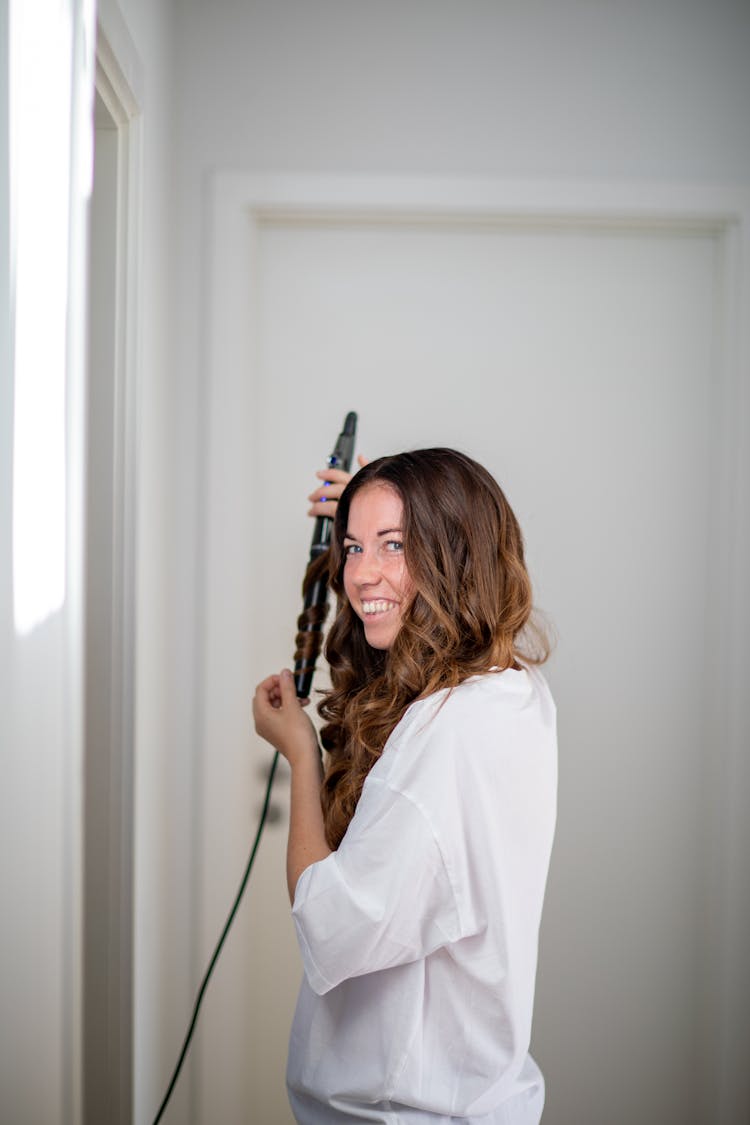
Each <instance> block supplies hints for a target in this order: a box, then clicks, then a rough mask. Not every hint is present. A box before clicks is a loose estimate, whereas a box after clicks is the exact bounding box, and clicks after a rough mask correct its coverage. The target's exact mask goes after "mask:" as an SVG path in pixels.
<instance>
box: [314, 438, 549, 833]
mask: <svg viewBox="0 0 750 1125" xmlns="http://www.w3.org/2000/svg"><path fill="white" fill-rule="evenodd" d="M374 484H379V485H386V486H388V487H390V488H392V489H394V490H395V492H396V493H397V494H398V496H399V497H400V499H401V501H402V503H403V507H404V515H403V523H402V531H403V540H404V558H405V562H406V567H407V570H408V573H409V577H410V579H411V583H412V586H413V588H414V590H415V593H414V594H413V596H412V598H411V600H410V602H409V604H408V605H407V606H406V607H405V608H404V610H403V617H402V624H401V628H400V630H399V632H398V634H397V636H396V638H395V639H394V641H393V644H392V645H391V647H390V649H388V650H387V651H383V650H379V649H374V648H371V647H370V645H368V643H367V641H366V640H365V635H364V628H363V625H362V622H361V621H360V619H359V618H358V617H357V615H356V614H355V613H354V611H353V610H352V608H351V606H350V605H349V602H348V599H347V598H346V596H345V594H344V583H343V569H344V562H345V555H344V551H343V541H344V537H345V533H346V530H347V523H348V519H349V509H350V506H351V503H352V500H353V499H354V497H355V496H356V495H357V493H359V492H361V491H362V489H364V488H367V487H368V486H370V485H374ZM330 583H331V586H332V588H333V590H334V591H335V592H336V595H337V599H338V606H337V613H336V617H335V619H334V622H333V624H332V626H331V629H330V632H329V634H328V640H327V642H326V649H325V651H326V657H327V659H328V663H329V665H330V669H331V683H332V688H331V690H330V691H329V692H328V693H327V694H326V696H325V698H324V699H323V700H322V702H321V703H320V704H319V705H318V711H319V712H320V715H321V717H322V718H323V719H324V720H325V725H324V727H323V728H322V731H321V737H322V741H323V746H324V748H325V749H326V750H327V751H328V757H327V765H326V772H325V777H324V780H323V786H322V790H321V800H322V805H323V814H324V817H325V827H326V837H327V840H328V845H329V847H331V848H333V849H335V848H337V847H338V845H339V843H340V842H341V839H342V837H343V835H344V833H345V832H346V829H347V826H348V824H349V822H350V820H351V819H352V817H353V815H354V811H355V809H356V807H357V802H358V800H359V796H360V793H361V792H362V786H363V785H364V782H365V778H366V777H367V774H368V773H369V771H370V770H371V769H372V767H373V765H374V764H375V762H376V761H377V760H378V758H379V757H380V755H381V753H382V751H383V747H384V746H385V743H386V740H387V739H388V736H389V735H390V733H391V731H392V730H393V728H394V727H395V726H396V724H397V723H398V722H399V720H400V719H401V717H402V716H403V714H404V712H405V711H406V709H407V707H408V706H409V704H410V703H413V702H414V700H415V699H419V698H422V697H425V696H428V695H432V694H433V693H434V692H436V691H439V690H440V689H441V688H452V687H456V686H457V685H458V684H460V683H461V682H462V681H463V680H466V679H468V677H469V676H475V675H477V674H479V673H482V672H488V671H489V670H490V669H498V670H499V671H502V670H504V669H506V668H512V667H514V666H515V665H517V664H518V663H519V661H522V662H524V663H526V664H529V663H532V664H541V663H543V661H544V660H546V658H547V656H548V655H549V645H548V641H547V638H546V635H545V632H544V630H543V629H542V628H541V627H540V626H539V625H538V624H537V623H536V622H534V621H533V620H532V612H533V607H532V593H531V582H530V579H529V575H528V572H527V570H526V565H525V562H524V545H523V536H522V534H521V529H520V527H519V525H518V521H517V520H516V517H515V516H514V514H513V512H512V510H511V507H510V505H509V504H508V501H507V500H506V498H505V496H504V494H503V492H502V490H501V489H500V487H499V485H498V484H497V482H496V481H495V480H494V479H493V477H492V476H491V475H490V473H488V472H487V470H486V469H484V468H482V466H481V465H479V464H477V462H476V461H473V460H472V459H471V458H470V457H467V456H465V455H464V454H462V453H458V452H456V451H455V450H452V449H422V450H417V451H415V452H412V453H400V454H397V455H396V456H392V457H381V458H380V459H379V460H377V461H372V462H370V464H369V465H367V466H366V467H365V468H364V469H361V470H360V471H359V472H358V473H357V474H356V475H355V476H354V477H352V480H351V481H350V483H349V484H348V485H347V487H346V489H345V490H344V493H343V495H342V496H341V499H340V501H339V505H338V509H337V512H336V519H335V523H334V532H333V540H332V545H331V558H330Z"/></svg>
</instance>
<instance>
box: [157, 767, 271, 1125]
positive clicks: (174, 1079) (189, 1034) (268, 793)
mask: <svg viewBox="0 0 750 1125" xmlns="http://www.w3.org/2000/svg"><path fill="white" fill-rule="evenodd" d="M278 764H279V753H278V750H277V751H276V752H275V753H274V756H273V761H272V762H271V768H270V770H269V771H268V785H267V786H266V795H265V798H264V800H263V808H262V809H261V813H260V820H259V821H258V830H257V832H256V833H255V840H254V841H253V846H252V849H251V851H250V858H249V859H248V861H247V866H246V867H245V873H244V875H243V876H242V882H241V883H240V889H239V890H238V892H237V897H236V898H235V900H234V905H233V906H232V909H231V910H230V911H229V917H228V918H227V920H226V922H225V924H224V929H223V930H222V932H221V937H220V938H219V941H218V943H217V946H216V949H215V950H214V952H213V956H212V958H211V960H210V962H209V965H208V968H207V969H206V972H205V975H204V977H203V980H202V981H201V986H200V988H199V989H198V996H197V998H196V1001H195V1006H194V1008H193V1016H192V1019H191V1020H190V1026H189V1027H188V1030H187V1035H186V1036H185V1042H184V1043H183V1044H182V1050H181V1051H180V1057H179V1059H178V1060H177V1065H176V1066H175V1068H174V1074H173V1075H172V1079H171V1081H170V1083H169V1086H168V1087H167V1092H166V1094H165V1095H164V1100H163V1101H162V1103H161V1105H160V1106H159V1112H158V1113H157V1115H156V1117H155V1118H154V1125H158V1123H159V1122H160V1121H161V1119H162V1117H163V1115H164V1111H165V1109H166V1108H167V1104H168V1102H169V1099H170V1098H171V1096H172V1091H173V1090H174V1088H175V1085H176V1084H177V1079H178V1078H179V1075H180V1071H181V1070H182V1064H183V1063H184V1061H185V1056H186V1055H187V1052H188V1047H189V1046H190V1040H191V1039H192V1038H193V1031H194V1030H195V1024H196V1022H197V1019H198V1012H199V1011H200V1006H201V1003H202V1002H203V996H204V993H205V991H206V988H207V987H208V982H209V980H210V979H211V974H212V973H213V971H214V966H215V965H216V962H217V961H218V959H219V954H220V953H221V950H222V946H223V945H224V941H225V940H226V936H227V934H228V933H229V928H230V926H231V925H232V922H233V921H234V916H235V914H236V913H237V909H238V907H239V905H240V902H241V901H242V896H243V894H244V893H245V887H246V886H247V881H248V879H249V878H250V872H251V870H252V867H253V861H254V860H255V853H256V852H257V850H258V844H259V843H260V838H261V835H262V833H263V825H264V824H265V823H266V817H267V816H268V806H269V804H270V802H271V787H272V785H273V779H274V774H275V773H276V766H277V765H278Z"/></svg>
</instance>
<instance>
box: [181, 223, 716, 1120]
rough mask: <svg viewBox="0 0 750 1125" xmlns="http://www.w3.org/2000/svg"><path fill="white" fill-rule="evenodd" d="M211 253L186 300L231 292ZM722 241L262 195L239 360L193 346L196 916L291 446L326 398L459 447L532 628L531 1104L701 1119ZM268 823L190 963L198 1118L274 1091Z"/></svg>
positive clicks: (273, 567)
mask: <svg viewBox="0 0 750 1125" xmlns="http://www.w3.org/2000/svg"><path fill="white" fill-rule="evenodd" d="M227 253H228V255H229V257H227V258H226V260H225V259H222V258H221V256H219V257H218V258H217V260H216V263H215V266H216V271H215V277H219V278H220V277H221V276H222V274H221V265H222V262H223V264H224V265H225V267H226V270H225V278H226V288H224V289H222V287H221V284H220V283H219V291H218V292H217V293H215V294H214V297H213V299H214V301H215V302H216V303H217V305H218V304H220V303H221V302H222V301H226V302H227V303H228V305H229V306H230V308H234V307H235V306H236V304H237V297H236V294H233V293H232V292H231V288H232V285H233V278H234V277H236V253H237V252H236V250H235V251H230V252H227ZM232 254H234V255H235V257H234V258H233V259H232V260H231V261H230V260H229V259H230V258H231V257H232ZM719 254H720V246H719V239H718V237H717V234H716V232H715V231H712V230H710V229H700V228H694V229H691V228H690V227H688V226H682V227H675V228H672V229H669V228H659V227H658V226H648V225H643V226H642V227H640V228H639V227H637V226H631V227H628V228H624V227H618V226H616V225H614V224H613V225H611V226H606V225H604V226H595V225H588V226H587V225H585V224H580V225H576V224H575V223H558V224H554V223H547V224H544V223H536V224H535V223H533V222H527V223H521V224H514V223H512V222H508V223H502V222H491V221H489V220H488V221H484V222H475V223H468V222H459V221H455V222H450V221H441V220H440V218H439V217H437V218H435V219H434V220H433V221H430V220H425V219H423V220H422V221H416V220H414V219H409V218H408V216H407V217H403V218H398V217H396V218H393V219H391V218H389V217H388V216H387V215H374V216H372V217H371V218H370V219H366V218H365V219H361V220H357V219H356V218H347V219H340V220H336V221H334V220H328V219H326V218H325V217H321V216H318V217H317V218H316V217H315V216H307V217H304V216H303V217H299V216H297V217H295V216H290V217H289V218H288V219H285V218H283V217H278V216H277V217H273V216H271V217H267V218H266V219H265V220H264V219H262V217H261V220H260V221H259V222H258V223H257V225H256V227H255V229H254V233H253V236H252V239H249V240H248V243H247V255H248V264H247V269H248V270H249V271H250V274H249V280H248V281H247V289H246V292H247V294H249V298H250V302H251V306H252V308H250V307H247V308H246V309H245V314H244V315H245V320H246V325H247V324H249V325H250V329H249V340H250V345H249V347H250V350H249V351H248V352H247V353H246V354H245V357H244V358H245V359H246V363H244V362H243V363H239V364H238V365H237V366H236V368H235V373H234V374H233V375H231V376H227V374H226V371H225V370H222V372H218V371H217V370H214V373H213V375H212V377H213V379H214V380H217V383H216V384H215V385H214V387H213V390H212V391H211V402H212V406H213V416H212V421H211V424H212V429H211V433H210V448H209V469H210V484H209V491H208V512H207V524H206V528H207V537H208V540H209V541H210V542H209V548H208V552H207V561H206V568H207V570H206V573H207V602H206V607H205V614H206V628H207V655H206V668H205V700H204V706H203V710H204V717H205V726H204V734H203V737H204V744H205V760H204V763H203V767H202V768H203V792H204V804H203V819H204V834H203V837H202V839H201V844H200V849H201V852H202V854H203V862H204V895H203V899H204V913H203V915H202V917H201V919H200V941H199V946H200V948H201V950H203V951H205V952H208V951H209V949H210V946H211V944H212V937H214V936H215V935H216V934H217V933H218V930H219V928H220V923H221V921H222V920H223V914H224V913H225V908H226V907H227V906H228V904H229V901H230V898H231V892H232V888H233V884H234V883H235V882H236V881H238V879H239V874H240V870H241V864H242V857H243V853H244V851H245V850H247V848H249V844H250V838H251V832H252V830H253V829H254V817H255V815H256V813H257V808H258V805H259V801H260V786H261V777H260V776H259V775H260V774H261V773H262V767H263V763H267V761H268V754H267V752H266V750H265V749H264V748H263V746H262V745H257V744H256V743H255V741H254V740H253V738H252V737H251V736H250V735H249V733H248V727H249V712H250V698H251V693H252V689H253V686H254V684H255V683H256V682H257V680H258V679H260V678H261V677H262V676H263V675H265V674H267V673H268V672H269V671H272V670H276V669H278V668H279V667H280V666H281V665H282V664H288V663H289V662H290V660H291V655H292V651H293V641H294V633H295V621H296V616H297V614H298V612H299V610H300V602H299V584H300V582H301V578H302V573H303V569H304V564H305V561H306V557H307V549H308V545H309V537H310V531H311V525H310V521H308V520H306V518H305V515H304V511H305V507H306V502H305V499H304V497H305V495H306V493H307V492H308V491H309V490H310V489H311V488H312V487H313V484H314V481H313V475H312V474H313V470H314V469H315V468H316V467H319V466H322V464H323V461H324V458H325V456H326V454H327V453H328V451H329V450H330V448H331V446H332V443H333V440H334V438H335V437H336V434H337V433H338V430H339V429H340V426H341V422H342V420H343V418H344V415H345V414H346V412H347V411H349V410H356V411H357V412H358V414H359V418H360V436H359V441H358V450H359V451H361V452H363V453H365V454H366V455H367V456H369V457H375V456H377V455H379V454H381V453H385V452H394V451H398V450H401V449H405V448H417V447H422V446H427V445H450V446H454V447H457V448H459V449H462V450H464V451H466V452H468V453H469V454H471V455H473V456H474V457H476V458H477V459H478V460H479V461H481V462H483V463H484V464H485V465H486V466H487V467H488V468H489V469H490V470H491V471H492V472H493V473H494V474H495V476H496V477H497V479H498V480H499V482H500V483H501V485H502V487H503V488H504V490H505V491H506V493H507V495H508V498H509V500H510V502H511V504H512V505H513V507H514V509H515V511H516V513H517V515H518V517H519V519H520V521H521V524H522V526H523V528H524V530H525V533H526V537H527V545H528V557H529V563H530V568H531V571H532V577H533V578H534V580H535V588H536V595H537V602H538V604H539V606H540V607H541V608H542V609H543V610H544V611H545V613H546V614H547V615H548V616H549V619H550V620H551V622H552V624H553V626H554V628H555V631H556V633H557V635H558V642H557V649H556V652H555V655H554V657H553V659H552V661H551V663H550V665H549V666H548V676H549V679H550V682H551V685H552V687H553V691H554V694H555V696H556V698H557V701H558V707H559V728H560V817H559V826H558V833H557V839H556V847H555V852H554V859H553V864H552V870H551V874H550V882H549V891H548V898H547V904H546V911H545V916H544V921H543V928H542V935H541V957H540V967H539V978H538V993H537V1005H536V1015H535V1030H534V1040H533V1044H532V1049H533V1051H534V1053H535V1055H536V1056H537V1058H538V1061H539V1062H540V1064H541V1066H542V1069H543V1070H544V1072H545V1075H546V1077H547V1081H548V1107H547V1110H546V1112H545V1123H546V1125H556V1123H557V1125H562V1123H564V1122H572V1121H576V1122H583V1121H586V1122H594V1121H596V1122H604V1121H606V1122H607V1125H632V1122H633V1121H638V1122H639V1123H640V1125H668V1123H674V1125H678V1123H679V1125H687V1123H690V1122H696V1123H697V1122H698V1120H699V1118H700V1112H701V1111H700V1096H701V1090H702V1086H703V1082H702V1075H701V1073H700V1071H699V1070H697V1069H696V1066H695V1059H696V1057H697V1052H698V1051H699V1047H700V1043H699V1028H700V1025H701V1018H702V1017H701V1009H700V993H701V991H702V990H703V989H704V988H706V987H709V986H710V978H709V977H708V975H707V974H708V969H709V965H708V956H707V951H706V950H707V947H706V946H705V944H703V943H702V942H701V940H700V938H701V935H700V933H699V929H698V926H699V919H700V917H701V914H702V910H703V908H704V903H705V896H706V887H705V885H704V876H705V866H704V862H703V860H702V858H701V856H702V849H703V845H704V842H705V836H704V833H705V832H706V830H707V828H708V831H709V832H710V830H711V825H710V812H709V811H708V810H707V803H706V795H705V792H703V791H702V786H703V780H704V770H705V768H706V759H707V755H708V753H709V740H708V737H707V724H708V723H709V722H710V718H711V715H712V714H713V710H712V709H713V708H714V706H715V702H716V701H715V698H714V697H713V696H712V695H711V693H710V691H709V690H708V689H707V687H706V685H707V684H709V685H710V684H711V683H712V682H713V680H712V673H711V669H710V668H709V664H708V661H709V656H708V653H709V647H710V645H711V642H712V639H713V638H712V633H711V622H710V621H709V619H708V613H709V605H710V598H709V594H710V589H711V584H712V581H713V579H714V577H715V575H714V572H713V571H712V569H711V564H710V556H709V550H708V545H709V528H711V526H712V524H711V520H710V518H709V510H710V504H711V500H712V496H713V495H714V492H715V490H716V489H717V487H718V478H717V473H718V471H719V469H718V468H717V466H718V465H719V464H720V462H721V458H720V456H719V448H718V443H719V441H720V422H719V414H720V411H719V400H720V387H719V376H718V348H717V317H718V316H719V314H720V311H721V310H720V307H719V296H718V294H719V286H718V277H719V272H720V271H719ZM250 259H252V262H251V261H250ZM233 262H234V265H233ZM233 270H234V272H233ZM232 302H234V305H232ZM235 312H236V313H237V314H238V315H239V314H240V312H241V310H240V309H235ZM223 315H225V316H226V315H227V314H226V311H225V313H224V314H223ZM238 338H239V337H238ZM231 346H232V345H231V342H229V343H228V342H227V341H226V340H223V341H222V342H221V344H220V345H219V347H220V348H223V349H225V350H228V349H229V348H231ZM215 366H216V365H215ZM318 682H319V684H320V683H321V682H323V680H322V677H321V678H320V679H319V681H318ZM713 752H714V750H711V753H713ZM283 784H284V779H283V778H282V779H281V781H280V783H279V795H280V798H281V799H280V804H282V805H283V804H284V802H285V801H286V795H283V798H282V795H281V790H282V789H283ZM707 815H708V816H709V821H708V822H707ZM285 824H286V817H285V816H284V817H283V818H282V820H281V821H280V822H279V823H278V824H276V825H274V826H273V827H271V828H269V830H268V835H267V839H266V841H265V843H264V847H263V849H262V851H261V856H260V858H259V861H258V870H257V872H256V873H255V874H254V876H253V878H252V880H251V883H250V887H249V890H248V895H247V902H246V904H245V905H244V908H243V911H242V912H241V914H240V918H239V919H238V921H237V923H236V926H235V931H236V932H235V933H234V935H233V936H232V938H231V940H230V943H229V946H228V948H227V950H226V952H225V955H224V964H223V965H222V967H221V971H220V972H219V973H218V974H217V980H216V983H215V984H214V985H212V988H214V989H215V993H214V995H213V996H212V999H211V1002H210V1004H209V1005H208V1006H207V1008H208V1010H207V1014H206V1017H205V1018H206V1026H205V1027H204V1029H203V1034H202V1037H201V1045H200V1067H199V1075H200V1079H199V1083H198V1087H197V1088H198V1099H197V1109H196V1113H197V1120H198V1121H209V1120H221V1121H223V1122H225V1123H230V1122H237V1123H238V1125H239V1123H240V1122H263V1123H279V1125H282V1123H287V1122H289V1123H291V1121H292V1118H291V1115H290V1113H289V1110H288V1108H287V1105H286V1097H285V1091H284V1084H283V1074H284V1063H285V1052H286V1038H287V1033H288V1028H289V1023H290V1020H291V1015H292V1009H293V1002H294V994H295V991H296V986H297V982H298V979H299V974H300V970H299V963H298V959H297V954H296V949H295V943H294V936H293V932H292V927H291V923H290V920H289V913H288V904H287V902H286V890H285V879H284V862H283V853H284V846H285ZM696 982H699V983H698V984H696ZM634 1075H637V1081H634V1079H633V1076H634Z"/></svg>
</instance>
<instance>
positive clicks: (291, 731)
mask: <svg viewBox="0 0 750 1125" xmlns="http://www.w3.org/2000/svg"><path fill="white" fill-rule="evenodd" d="M253 719H254V720H255V730H256V731H257V733H258V734H259V735H260V737H261V738H265V740H266V742H270V743H271V745H272V746H273V747H274V748H275V749H276V750H278V751H279V753H280V754H281V755H282V756H283V757H284V758H286V760H287V761H288V762H289V764H290V766H294V765H295V763H296V762H297V761H298V760H302V759H304V758H306V757H308V756H313V755H314V756H315V757H316V758H319V757H320V749H319V747H318V736H317V734H316V732H315V727H314V726H313V724H312V721H311V720H310V718H309V716H308V715H306V714H305V712H304V711H303V710H302V705H301V703H300V701H299V700H298V699H297V694H296V692H295V688H294V677H293V675H292V673H291V672H290V671H289V669H288V668H285V669H284V670H283V672H281V673H280V675H274V676H268V677H267V678H266V679H265V680H263V682H262V683H260V684H258V687H257V688H256V690H255V697H254V699H253Z"/></svg>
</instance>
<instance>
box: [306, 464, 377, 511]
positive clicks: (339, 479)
mask: <svg viewBox="0 0 750 1125" xmlns="http://www.w3.org/2000/svg"><path fill="white" fill-rule="evenodd" d="M357 462H358V464H359V466H360V468H363V467H364V466H365V465H366V464H367V459H366V458H365V457H363V456H362V454H360V455H359V457H357ZM315 475H316V477H318V478H319V479H320V480H322V481H323V484H320V485H318V487H317V488H316V489H315V490H314V491H313V492H311V493H310V495H309V496H308V500H309V501H310V508H309V509H308V512H307V514H308V516H328V517H329V518H330V519H333V517H334V516H335V515H336V505H337V503H338V500H339V497H340V496H341V493H342V492H343V491H344V489H345V488H346V486H347V484H348V483H349V481H350V480H351V479H352V474H351V473H347V472H346V471H345V470H344V469H318V471H317V472H316V474H315Z"/></svg>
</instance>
